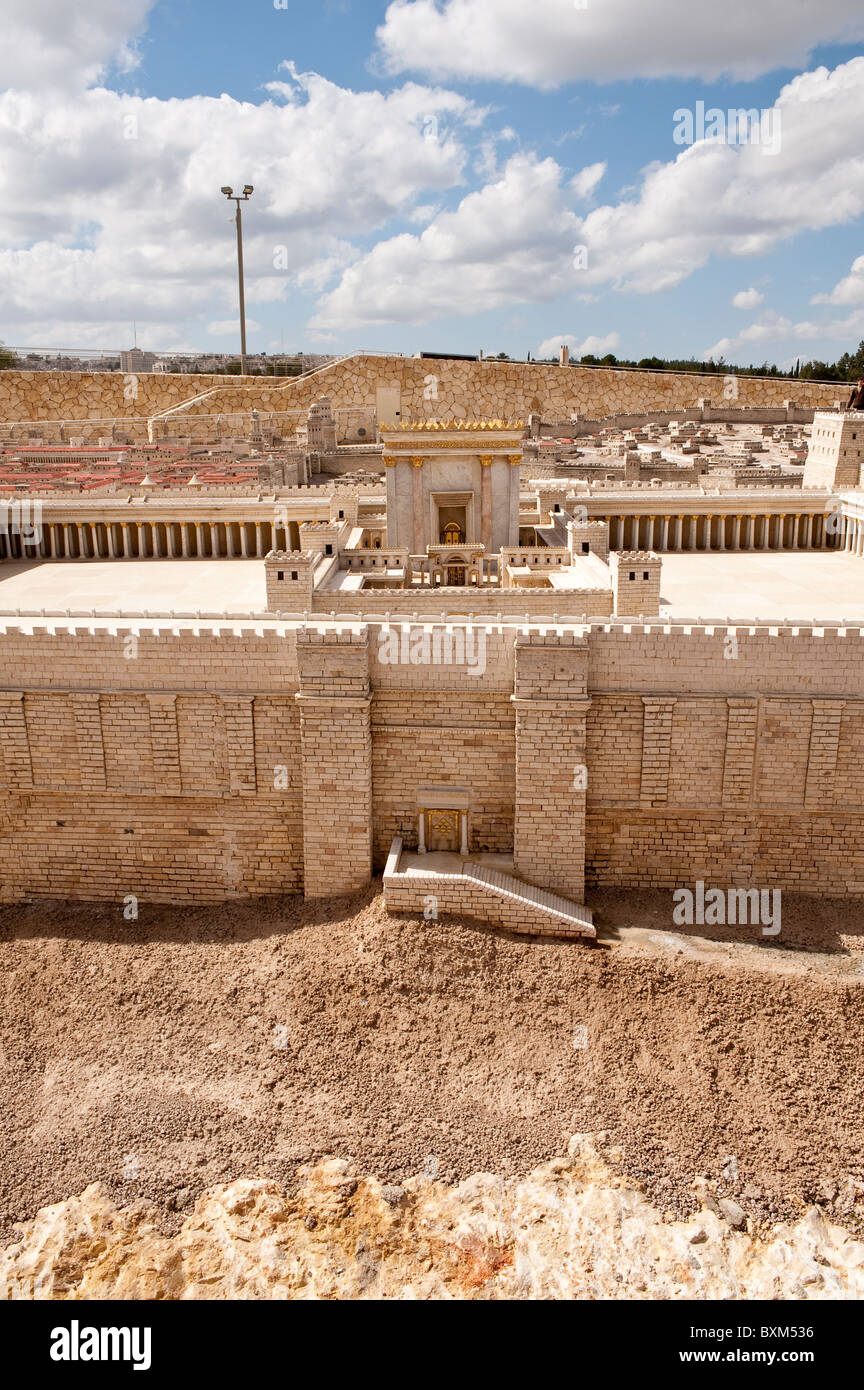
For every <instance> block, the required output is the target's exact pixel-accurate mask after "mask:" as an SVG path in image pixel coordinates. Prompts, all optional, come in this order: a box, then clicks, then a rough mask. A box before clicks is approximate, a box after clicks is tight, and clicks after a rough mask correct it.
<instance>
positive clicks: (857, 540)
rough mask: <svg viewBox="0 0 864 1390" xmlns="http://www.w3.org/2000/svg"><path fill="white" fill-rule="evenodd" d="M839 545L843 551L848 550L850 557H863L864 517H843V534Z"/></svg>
mask: <svg viewBox="0 0 864 1390" xmlns="http://www.w3.org/2000/svg"><path fill="white" fill-rule="evenodd" d="M840 545H841V546H842V548H843V550H848V551H849V552H850V554H852V555H864V517H862V516H844V517H843V533H842V537H841V539H840Z"/></svg>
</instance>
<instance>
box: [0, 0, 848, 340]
mask: <svg viewBox="0 0 864 1390" xmlns="http://www.w3.org/2000/svg"><path fill="white" fill-rule="evenodd" d="M3 30H4V43H3V47H2V51H0V339H2V340H3V341H5V342H6V343H7V344H9V345H12V346H15V347H22V346H31V347H40V348H45V347H49V348H57V349H60V348H63V349H76V348H78V349H81V348H88V349H96V348H101V349H106V350H112V351H116V350H118V349H122V348H125V347H129V346H131V345H132V342H133V323H134V325H135V328H134V333H135V335H136V340H137V343H138V346H139V347H143V348H146V349H151V350H153V351H157V352H170V351H175V350H178V351H179V350H195V351H199V352H236V351H237V348H238V343H239V330H238V322H239V320H238V301H237V272H236V239H235V231H234V225H233V211H234V205H233V204H229V203H228V202H227V201H226V199H225V198H224V197H223V196H222V195H221V194H220V188H221V187H222V186H223V185H231V186H232V187H234V188H235V189H238V190H239V189H240V188H242V186H243V185H244V184H251V185H253V187H254V193H253V195H252V196H251V198H250V199H249V201H248V202H247V203H245V204H244V214H243V215H244V261H245V271H246V313H247V330H248V347H249V351H250V352H259V351H264V352H268V353H278V352H280V351H286V352H293V351H297V350H302V351H306V352H326V353H343V352H351V351H354V350H363V349H365V350H378V351H393V352H403V353H414V352H418V351H421V350H426V351H452V352H468V353H477V352H480V351H483V352H485V353H486V354H488V355H493V354H496V353H499V352H506V353H508V354H509V355H511V356H515V357H519V358H524V357H525V356H526V355H527V354H528V353H529V352H530V353H531V354H532V355H533V356H551V355H557V351H558V347H559V345H560V344H562V343H566V344H567V345H568V346H569V347H570V349H571V351H572V352H573V353H574V354H575V355H577V356H578V355H583V354H585V353H594V354H595V355H598V356H602V355H603V354H604V353H608V352H612V353H615V354H616V356H618V357H622V358H635V359H637V360H638V359H639V358H642V357H646V356H652V355H657V356H661V357H696V358H707V357H709V356H710V357H714V359H715V360H716V359H718V358H719V357H721V356H722V357H724V358H725V360H727V361H729V362H734V363H739V364H743V365H746V364H748V363H751V362H753V363H761V362H763V361H767V362H772V363H777V364H778V365H779V366H781V367H785V368H788V367H790V366H791V365H793V364H794V362H795V360H796V359H797V358H802V359H808V358H819V359H822V360H827V361H831V360H834V359H835V358H836V357H837V356H839V355H840V353H842V352H844V351H853V350H854V349H855V348H856V347H857V345H858V343H859V341H860V340H861V339H862V338H864V235H862V223H864V138H862V133H864V5H862V3H861V0H758V3H756V4H754V3H753V0H724V3H723V4H718V3H716V0H393V2H392V3H387V2H386V0H313V3H310V0H244V3H243V4H238V3H237V0H208V3H206V4H205V3H203V0H124V3H123V4H118V3H117V0H76V3H75V4H74V5H70V4H69V3H68V0H3ZM744 109H746V110H748V111H752V112H755V113H757V116H758V120H756V121H751V122H750V123H749V124H748V123H746V122H742V121H741V120H740V119H737V120H736V118H735V117H734V115H733V114H730V113H734V112H735V111H738V110H744Z"/></svg>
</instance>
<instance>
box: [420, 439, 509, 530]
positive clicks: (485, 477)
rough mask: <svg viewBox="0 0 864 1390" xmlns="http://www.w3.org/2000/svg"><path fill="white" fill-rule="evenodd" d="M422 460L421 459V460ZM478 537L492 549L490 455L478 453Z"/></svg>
mask: <svg viewBox="0 0 864 1390" xmlns="http://www.w3.org/2000/svg"><path fill="white" fill-rule="evenodd" d="M421 462H422V460H421ZM480 539H481V541H482V542H483V544H484V545H485V547H486V550H487V552H488V551H490V550H491V549H492V455H491V454H481V455H480Z"/></svg>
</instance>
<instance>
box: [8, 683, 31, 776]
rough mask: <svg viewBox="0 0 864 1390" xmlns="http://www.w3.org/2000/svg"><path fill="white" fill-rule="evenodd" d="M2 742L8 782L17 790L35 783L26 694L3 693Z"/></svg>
mask: <svg viewBox="0 0 864 1390" xmlns="http://www.w3.org/2000/svg"><path fill="white" fill-rule="evenodd" d="M0 745H2V751H3V764H5V770H6V777H5V781H6V785H7V787H12V788H14V789H15V790H16V791H27V790H29V788H30V787H32V786H33V768H32V765H31V762H30V739H29V736H28V732H27V720H26V719H25V717H24V695H23V692H22V691H20V690H18V691H5V690H4V691H3V693H2V694H0Z"/></svg>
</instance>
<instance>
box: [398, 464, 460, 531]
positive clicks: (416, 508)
mask: <svg viewBox="0 0 864 1390" xmlns="http://www.w3.org/2000/svg"><path fill="white" fill-rule="evenodd" d="M423 462H424V460H423V456H422V454H417V455H415V456H414V457H413V458H412V459H411V474H412V477H411V511H412V514H413V521H414V552H413V553H414V554H415V555H422V554H423V551H424V550H425V546H424V544H423ZM466 539H467V537H466ZM438 541H439V537H438V536H433V537H432V542H433V544H434V545H437V544H438Z"/></svg>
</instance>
